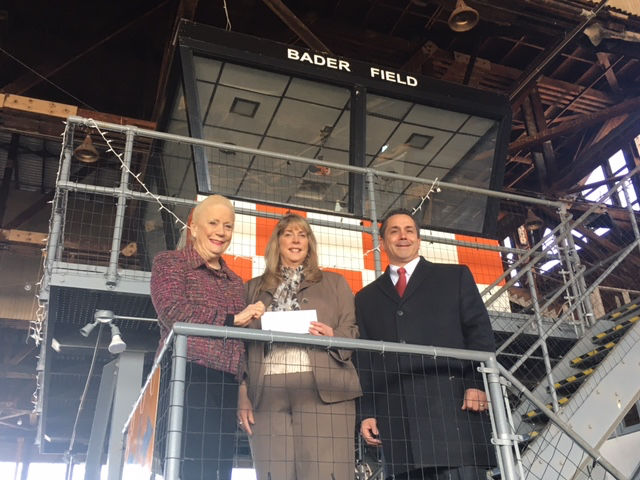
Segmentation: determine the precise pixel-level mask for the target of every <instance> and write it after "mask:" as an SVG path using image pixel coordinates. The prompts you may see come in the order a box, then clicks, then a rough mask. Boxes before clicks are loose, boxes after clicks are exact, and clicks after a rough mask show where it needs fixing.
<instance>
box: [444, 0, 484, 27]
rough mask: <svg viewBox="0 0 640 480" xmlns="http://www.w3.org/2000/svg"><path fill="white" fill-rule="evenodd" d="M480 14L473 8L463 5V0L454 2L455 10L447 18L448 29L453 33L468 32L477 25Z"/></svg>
mask: <svg viewBox="0 0 640 480" xmlns="http://www.w3.org/2000/svg"><path fill="white" fill-rule="evenodd" d="M479 20H480V14H479V13H478V11H477V10H476V9H475V8H471V7H470V6H469V5H467V4H466V3H464V0H457V1H456V8H455V10H454V11H453V12H451V15H450V16H449V20H448V22H447V23H448V24H449V28H450V29H451V30H453V31H454V32H468V31H469V30H471V29H472V28H473V27H475V26H476V25H477V24H478V21H479Z"/></svg>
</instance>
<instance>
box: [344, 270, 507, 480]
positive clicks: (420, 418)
mask: <svg viewBox="0 0 640 480" xmlns="http://www.w3.org/2000/svg"><path fill="white" fill-rule="evenodd" d="M356 318H357V322H358V326H359V328H360V336H361V338H363V339H370V340H384V341H389V342H400V343H411V344H419V345H432V346H442V347H451V348H464V349H470V350H483V351H494V350H495V343H494V337H493V331H492V329H491V323H490V320H489V315H488V313H487V310H486V308H485V306H484V303H483V302H482V298H481V297H480V294H479V292H478V288H477V286H476V284H475V282H474V281H473V277H472V275H471V272H470V271H469V269H468V268H467V267H466V266H464V265H447V264H437V263H431V262H428V261H426V260H425V259H424V258H420V261H419V263H418V265H417V267H416V269H415V270H414V272H413V274H412V275H411V277H410V278H409V283H408V284H407V288H406V290H405V294H404V296H403V297H402V298H400V297H399V295H398V294H397V292H396V290H395V287H394V285H393V283H392V282H391V279H390V277H389V269H388V268H387V270H386V272H385V273H384V274H383V275H381V276H380V277H379V278H378V279H377V280H375V281H374V282H372V283H371V284H369V285H367V286H366V287H364V288H363V289H362V290H361V291H360V292H359V293H358V294H357V295H356ZM477 367H478V364H471V363H470V362H463V361H460V360H454V359H448V358H443V357H440V358H437V359H434V358H424V357H419V356H416V355H412V356H408V355H395V354H391V353H388V352H387V353H385V354H382V355H380V354H373V353H367V352H360V353H359V354H358V370H359V374H360V380H361V384H362V388H363V392H364V395H363V397H362V399H361V400H360V402H358V403H359V418H360V419H364V418H368V417H374V418H376V419H377V423H378V429H379V430H380V439H381V440H382V445H383V450H384V456H385V463H386V464H387V466H392V470H393V473H400V472H405V471H408V470H412V469H415V468H419V467H429V466H449V467H453V466H462V465H476V466H489V465H493V464H494V448H493V447H492V446H491V444H490V441H489V439H490V435H491V427H490V423H489V416H488V414H487V413H486V412H485V413H475V412H469V411H465V410H461V407H462V402H463V399H464V391H465V390H466V389H467V388H480V389H482V390H484V387H483V383H482V378H481V376H480V375H479V374H478V373H477V370H476V368H477Z"/></svg>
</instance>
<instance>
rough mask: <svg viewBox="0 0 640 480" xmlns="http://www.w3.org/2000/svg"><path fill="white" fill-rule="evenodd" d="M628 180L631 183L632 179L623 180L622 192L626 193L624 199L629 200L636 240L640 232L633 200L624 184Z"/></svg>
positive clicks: (630, 217)
mask: <svg viewBox="0 0 640 480" xmlns="http://www.w3.org/2000/svg"><path fill="white" fill-rule="evenodd" d="M627 182H629V184H631V179H628V180H626V181H625V182H621V184H622V194H623V195H624V199H625V201H626V202H627V210H629V221H630V222H631V229H632V230H633V235H634V236H635V237H636V240H638V239H640V232H639V231H638V221H637V220H636V212H635V211H634V210H633V205H631V200H630V199H629V191H628V190H627V188H626V186H625V185H624V184H625V183H627ZM631 185H633V184H631ZM638 248H639V249H640V244H638Z"/></svg>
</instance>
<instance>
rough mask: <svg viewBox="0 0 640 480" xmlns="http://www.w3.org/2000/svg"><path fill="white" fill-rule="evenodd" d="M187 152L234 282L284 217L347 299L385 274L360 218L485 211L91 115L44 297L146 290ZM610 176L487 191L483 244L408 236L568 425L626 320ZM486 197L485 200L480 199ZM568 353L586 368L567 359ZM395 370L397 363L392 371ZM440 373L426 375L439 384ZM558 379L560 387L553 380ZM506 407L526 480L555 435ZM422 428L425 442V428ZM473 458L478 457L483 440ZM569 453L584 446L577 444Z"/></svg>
mask: <svg viewBox="0 0 640 480" xmlns="http://www.w3.org/2000/svg"><path fill="white" fill-rule="evenodd" d="M89 130H91V131H92V132H93V133H94V137H96V138H97V140H96V145H97V146H98V147H99V149H100V150H101V151H104V150H103V149H111V150H108V151H106V152H105V159H104V161H102V160H101V161H99V162H96V163H92V164H87V163H82V162H80V161H79V160H78V159H77V158H76V157H74V156H72V155H71V153H72V152H73V150H74V149H75V148H76V147H77V146H79V145H80V143H81V140H82V139H83V138H84V134H85V133H86V132H87V131H89ZM96 132H98V135H95V134H96ZM198 149H199V150H200V154H202V155H204V156H205V157H206V158H207V159H208V164H207V165H208V169H209V174H210V178H211V179H212V182H213V185H212V189H213V191H216V192H220V193H222V194H225V195H227V196H229V197H230V198H232V199H233V203H234V205H235V208H236V218H235V226H234V234H233V238H232V242H231V244H230V246H229V248H228V250H227V251H226V253H225V255H224V257H223V258H224V259H225V262H226V263H227V265H228V266H229V267H230V268H231V270H233V271H234V272H235V273H237V274H238V275H239V276H240V277H241V278H242V279H243V280H244V281H248V280H250V279H251V278H253V277H256V276H258V275H260V274H262V273H263V271H264V269H265V250H266V245H267V243H268V240H269V237H270V235H271V233H272V231H273V228H274V226H275V224H276V223H277V220H278V219H279V218H280V217H281V216H282V215H283V214H286V213H288V212H294V213H299V214H301V215H302V216H304V217H305V218H306V219H307V220H308V222H309V223H310V224H311V226H312V229H313V231H314V233H315V236H316V238H317V242H318V254H319V264H320V266H321V268H322V269H323V270H327V271H332V272H335V273H339V274H340V275H342V276H343V277H344V278H345V279H346V280H347V283H348V285H349V287H350V288H351V290H352V291H353V292H354V293H355V292H358V291H359V290H360V289H361V288H362V287H363V286H365V285H367V284H369V283H370V282H371V281H373V280H374V279H375V278H376V277H377V275H379V274H380V272H381V270H382V269H384V268H385V267H386V265H387V264H388V259H387V257H386V254H385V252H384V251H383V250H381V249H380V245H379V239H378V236H377V234H378V224H377V222H375V221H374V222H372V220H379V219H380V218H381V217H382V216H383V215H384V214H385V213H386V212H388V211H389V210H391V209H393V208H396V207H403V208H408V209H409V210H410V211H413V212H414V216H415V217H416V218H417V219H418V221H419V223H420V224H422V225H431V224H440V225H441V224H447V225H450V226H451V230H462V231H466V232H470V231H477V230H478V225H479V222H480V221H481V220H480V217H482V216H483V215H485V214H486V211H487V208H488V203H487V202H488V197H487V196H486V195H482V194H481V192H476V191H474V190H473V189H471V190H469V191H467V190H465V189H464V188H463V189H461V190H458V189H457V187H456V186H455V185H451V184H448V183H446V182H443V181H442V180H441V179H440V180H439V179H437V178H436V179H433V180H427V179H423V178H415V179H411V178H405V177H403V176H402V175H398V174H395V173H393V172H388V171H387V172H385V171H375V170H367V171H364V169H361V170H358V169H356V168H353V167H349V166H348V165H347V162H346V160H345V161H344V162H341V163H337V162H335V160H336V159H335V158H331V160H332V161H334V162H333V163H332V162H326V161H323V159H319V157H316V159H315V160H310V159H304V158H296V157H294V156H291V155H286V152H285V154H281V155H275V154H272V153H268V152H267V153H265V152H260V151H258V150H252V149H247V148H242V147H237V146H235V145H233V144H229V145H220V144H214V142H203V141H194V140H193V139H189V138H187V137H171V136H166V134H164V135H161V134H157V133H154V132H144V131H140V130H131V129H127V128H126V127H121V128H112V129H109V126H105V125H102V124H100V125H98V124H96V123H95V122H93V123H92V122H91V121H78V122H76V123H74V122H71V123H70V126H69V127H68V130H67V134H66V136H65V144H64V148H63V158H62V163H61V171H60V172H59V179H58V187H57V193H56V198H55V200H54V213H53V215H54V218H53V220H52V225H55V224H56V221H57V222H58V224H59V228H58V229H57V230H56V229H55V228H52V232H51V236H52V238H51V239H50V243H49V255H48V258H47V275H48V280H46V281H45V287H46V284H47V282H50V281H51V280H52V279H53V282H54V283H55V282H57V281H61V280H60V279H61V278H63V277H66V280H65V281H66V282H67V284H70V285H72V286H84V287H88V288H98V289H99V288H114V289H116V290H118V289H123V290H125V291H126V290H135V291H136V292H139V293H148V281H149V272H150V270H151V265H152V262H153V259H154V257H155V255H156V254H157V253H158V252H160V251H164V250H174V249H175V248H179V247H180V246H181V245H184V243H183V244H181V243H180V237H181V236H182V237H183V240H182V241H183V242H189V241H190V240H189V235H188V233H187V231H186V230H185V229H184V227H185V225H186V224H188V223H189V213H190V211H191V209H192V207H193V206H194V205H195V203H196V193H197V192H196V188H195V181H194V175H195V171H194V167H193V162H192V155H194V152H195V151H196V150H198ZM327 158H329V157H327ZM621 174H622V175H626V176H625V177H624V178H622V179H621V180H620V181H618V182H617V183H615V184H611V185H608V184H606V182H605V184H603V185H601V186H604V190H603V189H602V188H600V187H592V188H591V189H585V191H584V192H577V193H576V194H575V195H574V196H573V197H572V198H570V199H567V200H566V201H563V202H554V201H543V200H539V199H526V198H523V197H517V196H513V195H506V194H505V195H503V197H504V198H501V199H500V212H501V213H500V219H499V222H498V224H497V233H496V238H498V239H500V240H499V241H495V240H488V239H484V238H480V237H477V236H473V235H462V234H459V233H455V234H454V233H448V232H443V231H436V230H427V229H421V230H420V236H421V239H422V241H421V245H420V250H419V252H420V254H421V255H422V256H424V257H425V258H427V259H428V260H430V261H432V262H435V263H453V264H465V265H467V266H469V268H470V271H471V273H472V274H473V277H474V280H475V282H476V284H477V285H478V288H479V290H480V292H481V293H482V296H483V299H484V301H485V303H486V305H487V308H488V310H489V312H490V315H491V321H492V325H493V329H494V334H495V337H496V344H497V346H498V350H497V354H498V356H497V358H498V362H499V363H500V364H501V366H502V367H503V368H504V369H505V370H507V371H508V372H510V374H513V375H514V377H515V378H516V379H517V380H518V381H519V382H521V383H522V384H523V385H524V386H525V387H526V388H527V389H528V390H529V391H530V392H533V395H534V396H535V398H537V399H538V400H539V401H540V402H542V403H543V404H545V410H550V411H552V412H555V413H559V412H560V413H563V414H567V415H568V414H569V412H570V411H571V409H573V408H576V407H575V405H579V404H582V403H585V401H586V399H587V398H589V397H590V394H592V393H593V388H591V389H588V388H587V389H585V390H584V393H581V392H582V391H583V388H586V387H580V385H582V384H583V382H584V381H585V380H589V379H591V378H600V377H601V376H606V375H607V374H608V372H611V371H612V369H611V368H610V369H609V370H607V369H603V370H601V373H599V374H598V375H595V376H591V375H592V373H593V372H595V371H598V370H597V368H600V367H596V363H595V361H596V360H601V359H607V358H608V359H609V361H610V362H613V360H612V359H614V358H618V357H613V356H611V355H608V354H609V353H610V352H616V351H620V350H616V348H618V349H619V346H616V345H617V344H618V340H617V339H619V338H620V337H621V335H618V337H615V336H614V337H612V338H608V337H607V338H608V340H609V341H606V342H604V343H602V344H601V343H593V341H592V338H598V337H597V336H598V335H599V334H600V333H602V332H604V331H606V330H608V329H611V328H616V327H617V326H618V325H622V324H623V323H624V322H628V325H627V324H625V325H626V326H623V327H621V328H619V329H618V330H615V331H614V335H615V334H616V332H617V334H621V333H622V332H623V331H624V332H626V331H627V330H629V331H630V327H631V326H633V325H634V324H635V320H633V321H632V320H631V319H633V318H634V315H631V313H633V312H631V310H628V313H630V314H629V315H626V312H627V309H628V308H630V307H629V305H631V304H633V301H632V299H633V298H635V297H636V296H637V294H638V292H640V285H638V280H637V278H636V277H637V275H636V274H635V272H636V270H637V266H638V263H639V262H640V260H638V258H640V257H639V255H638V252H639V251H640V250H639V248H638V238H639V235H638V229H637V224H636V214H635V213H634V212H635V211H636V210H637V207H638V202H637V199H636V198H635V197H634V196H633V195H632V193H630V192H632V190H631V189H630V187H629V185H630V184H629V182H628V178H629V177H630V176H631V174H629V172H628V171H626V172H621ZM354 177H358V178H360V180H359V181H360V182H361V185H362V186H364V191H363V198H364V205H363V216H362V217H364V218H362V217H358V216H355V215H353V213H352V212H351V211H350V210H349V209H350V205H349V202H350V197H349V189H350V188H352V186H353V183H352V182H353V178H354ZM598 188H600V189H598ZM594 192H595V193H594ZM490 196H500V194H497V193H496V192H490ZM106 286H108V287H106ZM630 302H631V303H630ZM616 309H618V311H619V312H623V313H625V315H624V318H622V313H620V315H617V316H611V312H614V313H615V312H616ZM619 317H620V318H619ZM619 330H622V331H619ZM612 343H613V345H612ZM601 346H602V347H604V348H600V347H601ZM598 349H600V350H598ZM596 350H597V352H595V353H591V352H594V351H596ZM628 352H631V350H630V349H628ZM628 352H627V353H628ZM625 354H626V353H625ZM371 355H373V354H371ZM584 355H586V361H584V360H581V361H579V362H578V361H576V362H574V363H571V361H572V360H573V359H574V358H579V357H581V356H584ZM619 355H622V353H619ZM618 360H619V358H618ZM406 362H409V363H413V360H411V359H410V358H404V359H402V360H397V361H396V363H397V364H402V363H406ZM418 363H424V362H422V361H421V362H418ZM612 365H613V364H612ZM421 368H422V367H421ZM447 368H449V367H447ZM447 368H444V370H442V372H445V371H447ZM163 370H164V369H163ZM418 370H419V369H418ZM436 370H438V369H436ZM438 372H440V370H438ZM442 372H440V373H442ZM586 372H588V373H586ZM201 373H202V372H201ZM423 373H424V372H423V371H421V373H420V374H416V375H417V376H419V375H422V374H423ZM440 373H439V375H440ZM360 374H361V375H362V372H360ZM385 374H389V375H391V372H385ZM163 375H165V373H164V372H163ZM451 376H452V375H446V374H445V373H442V378H443V379H446V378H449V377H451ZM453 376H455V375H453ZM570 377H576V379H575V380H570V381H567V378H570ZM194 378H195V377H194ZM400 378H401V377H397V378H396V377H393V376H392V377H390V378H389V379H388V380H387V382H386V384H389V383H391V382H396V383H398V384H400V383H402V381H404V380H402V381H401V380H399V379H400ZM413 380H415V379H410V381H413ZM196 383H197V382H196ZM587 383H588V382H584V384H585V385H587ZM557 384H560V386H559V387H557ZM411 385H414V384H413V383H411ZM274 388H275V387H274ZM403 388H405V387H403ZM412 388H413V387H412ZM443 394H444V393H443V392H442V391H440V392H439V393H438V395H443ZM415 395H418V396H419V397H420V398H419V400H418V397H415V401H414V403H416V404H418V403H419V404H421V405H422V404H425V403H426V404H429V402H430V401H431V400H430V396H431V395H433V392H432V391H429V390H425V391H423V392H421V393H420V394H418V392H415ZM573 398H577V399H578V400H577V401H576V402H574V401H573ZM389 401H390V400H389ZM508 403H509V405H510V413H512V415H513V431H512V432H511V433H512V434H514V435H520V436H521V437H522V440H523V441H524V443H523V444H522V448H523V450H524V449H527V450H526V451H527V452H532V451H537V452H539V453H538V454H529V455H532V456H533V457H532V458H531V459H528V457H526V456H524V457H523V458H524V459H525V461H523V464H522V465H523V470H524V472H525V476H526V475H528V472H529V469H530V468H531V467H530V466H527V463H526V462H527V461H530V462H531V464H530V465H533V463H535V462H537V461H539V460H540V459H543V460H545V459H544V458H543V457H542V456H541V455H542V453H541V452H542V450H534V449H533V447H535V445H543V444H544V445H556V444H554V443H553V442H554V440H550V438H555V437H554V434H553V433H545V432H544V428H545V427H544V425H545V421H544V420H543V419H544V418H545V417H546V415H544V410H542V411H540V409H539V408H538V407H537V406H536V405H535V404H534V403H532V402H531V400H526V399H524V398H523V395H522V392H520V391H517V390H516V391H513V390H509V393H508ZM632 404H633V402H632V400H631V397H627V396H625V398H624V399H621V400H620V407H618V408H619V409H620V410H621V411H622V412H623V413H624V412H626V411H627V410H628V408H629V407H630V406H631V405H632ZM546 405H548V406H549V407H550V408H546ZM570 405H573V407H570ZM616 405H617V404H616ZM536 410H539V411H538V412H536ZM532 412H534V413H532ZM228 416H231V415H228ZM614 420H615V419H612V420H611V421H612V422H613V421H614ZM618 420H619V419H618ZM198 424H200V422H198ZM203 424H204V423H203ZM234 426H235V423H234ZM483 428H484V427H483ZM547 429H549V430H550V427H547ZM427 430H430V432H429V433H428V435H432V434H434V433H433V432H435V431H436V430H437V429H436V428H435V427H434V428H431V427H430V428H429V429H427ZM606 430H608V429H607V428H604V427H603V432H604V431H606ZM405 433H406V432H405ZM237 434H238V432H235V433H234V434H233V435H236V437H233V438H237ZM230 435H231V434H230ZM603 435H605V434H604V433H603ZM605 436H606V435H605ZM472 437H473V436H472V435H471V434H470V435H465V438H467V439H468V438H472ZM229 438H231V436H230V437H229ZM157 441H159V440H157ZM394 441H395V440H391V439H390V440H389V442H390V443H393V442H394ZM563 441H564V440H563ZM235 442H236V441H235V440H234V441H233V442H231V440H229V441H228V442H223V443H224V445H228V444H230V443H234V444H235ZM354 442H355V439H354ZM420 442H422V439H420ZM425 442H426V440H425ZM472 443H473V442H472ZM480 443H481V442H480ZM526 445H529V447H527V446H526ZM576 445H577V444H576ZM162 448H164V447H162ZM194 448H195V447H194ZM456 448H457V447H456ZM476 448H480V449H481V450H482V451H484V452H490V451H491V448H490V444H489V443H488V441H487V442H485V443H482V445H481V446H480V444H478V445H476ZM535 448H538V449H540V448H541V447H535ZM554 448H555V449H556V450H559V447H558V446H557V445H556V446H555V447H554ZM571 448H577V449H578V450H580V451H581V452H582V451H584V449H583V448H582V447H581V446H577V447H571ZM196 449H197V448H196ZM363 449H364V450H366V451H367V453H366V458H367V461H366V462H365V461H364V460H363V458H365V456H362V457H359V464H358V465H360V467H359V468H360V475H361V478H366V477H362V475H364V473H363V472H365V471H368V472H369V474H368V475H370V476H372V478H375V473H374V472H376V470H378V471H380V472H389V465H394V464H407V465H408V464H409V463H410V460H409V457H408V456H407V455H406V454H405V457H403V458H404V460H399V461H396V459H395V457H394V458H393V459H391V460H390V459H389V458H388V456H387V458H383V457H381V455H380V454H379V452H378V451H377V450H376V449H373V450H371V448H364V447H363ZM189 450H192V449H191V448H190V449H189ZM405 450H406V449H405ZM245 451H246V447H245ZM412 454H413V453H412ZM536 455H538V456H537V457H536ZM232 456H233V455H232ZM236 458H237V455H236ZM254 461H255V458H254ZM354 461H355V460H354ZM545 461H546V460H545ZM572 462H573V464H574V467H575V468H577V469H584V468H586V467H584V465H583V464H584V461H583V459H580V460H572ZM488 466H494V465H489V464H487V467H488ZM225 468H226V467H225ZM354 468H355V467H354ZM549 468H552V467H549ZM553 468H555V470H554V471H557V475H558V476H557V478H565V477H563V476H562V475H565V474H564V473H562V471H563V469H562V468H556V467H553ZM558 472H559V473H558ZM383 474H384V473H383ZM546 474H547V473H544V475H546ZM530 478H536V477H530ZM539 478H551V477H545V476H542V477H539ZM554 478H556V477H554Z"/></svg>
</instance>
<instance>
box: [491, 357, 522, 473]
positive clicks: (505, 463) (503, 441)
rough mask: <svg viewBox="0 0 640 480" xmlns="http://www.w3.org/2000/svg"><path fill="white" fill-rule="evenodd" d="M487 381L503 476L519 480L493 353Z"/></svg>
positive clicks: (513, 439)
mask: <svg viewBox="0 0 640 480" xmlns="http://www.w3.org/2000/svg"><path fill="white" fill-rule="evenodd" d="M486 364H487V368H486V369H485V370H486V372H487V383H488V385H489V398H490V399H491V411H492V413H493V418H494V421H495V427H496V429H495V432H496V438H494V439H493V441H494V443H495V444H496V445H498V450H499V451H500V456H501V458H502V468H503V470H502V471H501V472H500V473H501V474H502V477H501V478H505V479H506V480H518V476H517V475H516V469H515V463H514V460H513V449H514V448H516V445H515V441H516V440H515V437H514V435H513V434H512V432H511V428H509V422H508V421H507V414H506V412H505V406H504V403H503V402H502V401H500V400H501V399H502V388H501V385H500V373H499V372H500V371H499V370H498V367H499V365H498V361H497V360H496V357H495V356H493V355H491V356H490V357H489V358H488V359H487V361H486Z"/></svg>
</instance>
